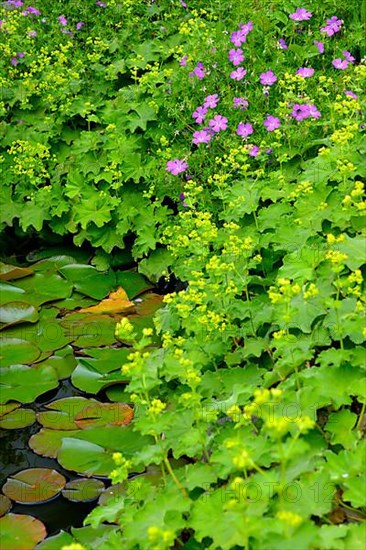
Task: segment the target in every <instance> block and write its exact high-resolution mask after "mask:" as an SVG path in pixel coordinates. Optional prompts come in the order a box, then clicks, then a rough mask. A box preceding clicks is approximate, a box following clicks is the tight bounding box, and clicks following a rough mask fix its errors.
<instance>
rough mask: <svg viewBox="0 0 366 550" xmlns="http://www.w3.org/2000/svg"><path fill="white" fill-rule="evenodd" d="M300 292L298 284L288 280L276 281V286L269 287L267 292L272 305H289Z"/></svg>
mask: <svg viewBox="0 0 366 550" xmlns="http://www.w3.org/2000/svg"><path fill="white" fill-rule="evenodd" d="M300 292H301V287H300V285H299V284H298V283H291V281H290V279H284V278H281V279H278V282H277V285H276V286H271V287H270V289H269V291H268V296H269V299H270V300H271V302H272V304H278V303H289V302H290V301H291V299H292V298H293V297H294V296H296V295H297V294H299V293H300Z"/></svg>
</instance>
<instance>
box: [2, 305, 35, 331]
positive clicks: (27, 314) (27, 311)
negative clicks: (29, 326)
mask: <svg viewBox="0 0 366 550" xmlns="http://www.w3.org/2000/svg"><path fill="white" fill-rule="evenodd" d="M36 321H38V311H37V310H36V308H35V307H34V306H32V305H31V304H29V303H27V302H8V303H7V304H3V305H1V306H0V323H3V326H8V325H15V324H16V323H25V322H27V323H35V322H36Z"/></svg>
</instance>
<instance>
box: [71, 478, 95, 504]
mask: <svg viewBox="0 0 366 550" xmlns="http://www.w3.org/2000/svg"><path fill="white" fill-rule="evenodd" d="M104 489H105V485H104V483H103V481H101V480H99V479H88V478H82V479H74V480H72V481H69V482H68V483H67V484H66V485H65V488H64V489H63V490H62V496H64V497H65V498H67V499H68V500H71V502H90V501H92V500H95V499H97V498H98V497H99V496H100V495H101V493H102V492H103V491H104Z"/></svg>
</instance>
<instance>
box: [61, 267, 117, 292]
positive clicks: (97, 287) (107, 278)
mask: <svg viewBox="0 0 366 550" xmlns="http://www.w3.org/2000/svg"><path fill="white" fill-rule="evenodd" d="M59 272H60V273H61V274H62V275H63V276H64V277H65V279H67V280H68V281H70V282H71V283H72V284H73V286H74V288H75V290H76V291H77V292H80V293H81V294H85V295H86V296H90V298H94V299H95V300H102V299H103V298H105V297H106V296H107V295H108V294H109V292H110V291H111V290H113V289H114V288H115V287H116V276H115V274H114V273H113V272H112V271H104V272H101V271H98V270H97V269H96V268H95V267H93V266H91V265H80V264H70V265H66V266H64V267H61V268H60V269H59Z"/></svg>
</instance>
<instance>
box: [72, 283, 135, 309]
mask: <svg viewBox="0 0 366 550" xmlns="http://www.w3.org/2000/svg"><path fill="white" fill-rule="evenodd" d="M134 310H135V304H134V303H133V302H130V301H129V299H128V298H127V294H126V292H125V291H124V290H123V288H122V287H119V288H118V290H116V291H114V292H111V293H110V294H109V297H108V298H105V300H102V301H101V302H100V303H99V304H97V305H95V306H91V307H87V308H84V309H80V311H79V313H131V312H132V311H134Z"/></svg>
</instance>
